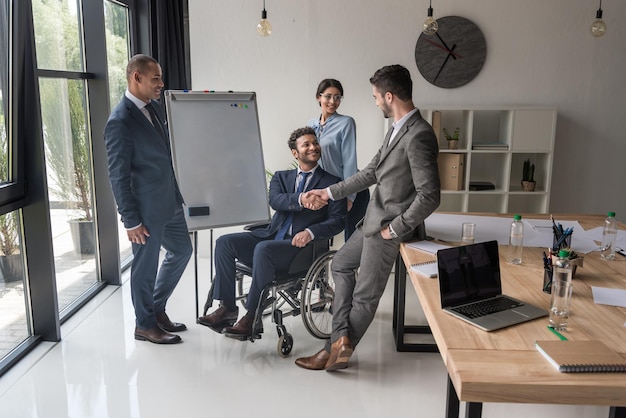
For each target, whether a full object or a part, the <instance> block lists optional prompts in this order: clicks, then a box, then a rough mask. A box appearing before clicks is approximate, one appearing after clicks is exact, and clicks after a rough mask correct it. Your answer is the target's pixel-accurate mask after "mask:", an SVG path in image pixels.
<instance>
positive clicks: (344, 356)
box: [324, 335, 353, 372]
mask: <svg viewBox="0 0 626 418" xmlns="http://www.w3.org/2000/svg"><path fill="white" fill-rule="evenodd" d="M352 351H353V350H352V345H350V338H348V337H347V336H345V335H344V336H343V337H340V338H339V339H338V340H337V341H335V342H334V343H333V344H332V345H331V346H330V357H329V358H328V361H327V362H326V367H324V369H325V370H326V371H327V372H331V371H333V370H339V369H345V368H346V367H348V360H350V356H351V355H352Z"/></svg>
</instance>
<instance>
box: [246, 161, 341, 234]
mask: <svg viewBox="0 0 626 418" xmlns="http://www.w3.org/2000/svg"><path fill="white" fill-rule="evenodd" d="M297 171H298V170H296V169H293V170H286V171H277V172H276V173H274V175H273V176H272V180H271V181H270V193H269V201H270V206H271V207H272V209H274V210H275V211H276V212H275V213H274V216H272V221H271V223H270V224H269V225H268V226H267V227H266V228H261V229H256V230H253V231H252V232H250V233H251V234H254V235H255V236H258V237H259V238H267V237H270V236H271V235H272V234H274V233H276V232H277V231H278V229H279V228H280V226H281V225H282V223H283V222H284V221H285V219H286V218H287V216H288V214H289V212H294V217H293V223H292V233H291V235H292V236H293V235H296V234H297V233H298V232H300V231H304V230H305V229H306V228H309V229H310V230H311V232H313V234H314V235H315V239H316V240H317V239H325V238H326V239H327V238H331V237H334V236H335V235H337V234H338V233H339V232H341V231H342V230H343V228H344V226H345V216H346V212H347V203H346V199H339V200H336V201H329V203H328V205H326V206H325V207H324V208H322V209H320V210H309V209H306V208H303V207H301V206H300V204H299V203H298V195H299V193H296V192H295V191H294V189H295V185H296V175H297ZM339 180H341V179H340V178H339V177H335V176H333V175H332V174H329V173H327V172H326V171H324V170H323V169H322V167H317V169H316V170H315V173H313V177H311V180H310V181H309V183H308V184H307V186H306V188H305V189H304V190H305V191H308V190H311V189H323V188H326V187H328V186H330V185H331V184H334V183H337V182H338V181H339Z"/></svg>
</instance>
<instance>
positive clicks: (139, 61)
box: [126, 54, 159, 81]
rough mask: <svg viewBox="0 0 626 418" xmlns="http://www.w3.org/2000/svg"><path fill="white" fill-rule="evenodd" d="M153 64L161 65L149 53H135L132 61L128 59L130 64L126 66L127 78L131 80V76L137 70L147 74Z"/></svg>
mask: <svg viewBox="0 0 626 418" xmlns="http://www.w3.org/2000/svg"><path fill="white" fill-rule="evenodd" d="M152 64H156V65H159V62H158V61H157V60H155V59H154V58H152V57H150V56H148V55H144V54H137V55H134V56H133V57H132V58H131V59H130V61H128V65H127V66H126V80H129V81H130V77H132V75H133V73H134V72H135V71H137V72H138V73H141V74H145V73H146V72H147V71H148V69H149V67H150V65H152Z"/></svg>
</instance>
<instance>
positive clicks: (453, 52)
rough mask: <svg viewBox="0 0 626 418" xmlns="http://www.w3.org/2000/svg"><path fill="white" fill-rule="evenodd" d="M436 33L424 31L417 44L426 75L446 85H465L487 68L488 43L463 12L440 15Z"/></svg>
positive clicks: (419, 65) (417, 57) (418, 61)
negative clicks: (431, 33)
mask: <svg viewBox="0 0 626 418" xmlns="http://www.w3.org/2000/svg"><path fill="white" fill-rule="evenodd" d="M437 23H438V24H439V29H438V30H437V32H435V34H434V35H426V34H424V33H422V34H421V35H420V37H419V38H418V39H417V44H416V45H415V63H416V64H417V68H418V69H419V71H420V73H421V74H422V77H424V79H426V81H428V82H429V83H431V84H433V85H435V86H438V87H443V88H447V89H449V88H454V87H461V86H463V85H465V84H467V83H469V82H470V81H472V80H473V79H474V77H476V76H477V75H478V73H479V72H480V70H481V68H483V64H484V63H485V57H486V56H487V44H486V43H485V37H484V36H483V33H482V31H481V30H480V28H479V27H478V26H476V24H474V22H472V21H471V20H468V19H465V18H463V17H459V16H445V17H442V18H439V19H437Z"/></svg>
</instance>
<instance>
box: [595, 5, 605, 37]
mask: <svg viewBox="0 0 626 418" xmlns="http://www.w3.org/2000/svg"><path fill="white" fill-rule="evenodd" d="M604 32H606V23H604V22H603V21H602V0H600V7H599V8H598V11H597V12H596V20H595V21H594V22H593V23H592V24H591V34H592V35H593V36H595V37H596V38H599V37H600V36H602V35H604Z"/></svg>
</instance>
